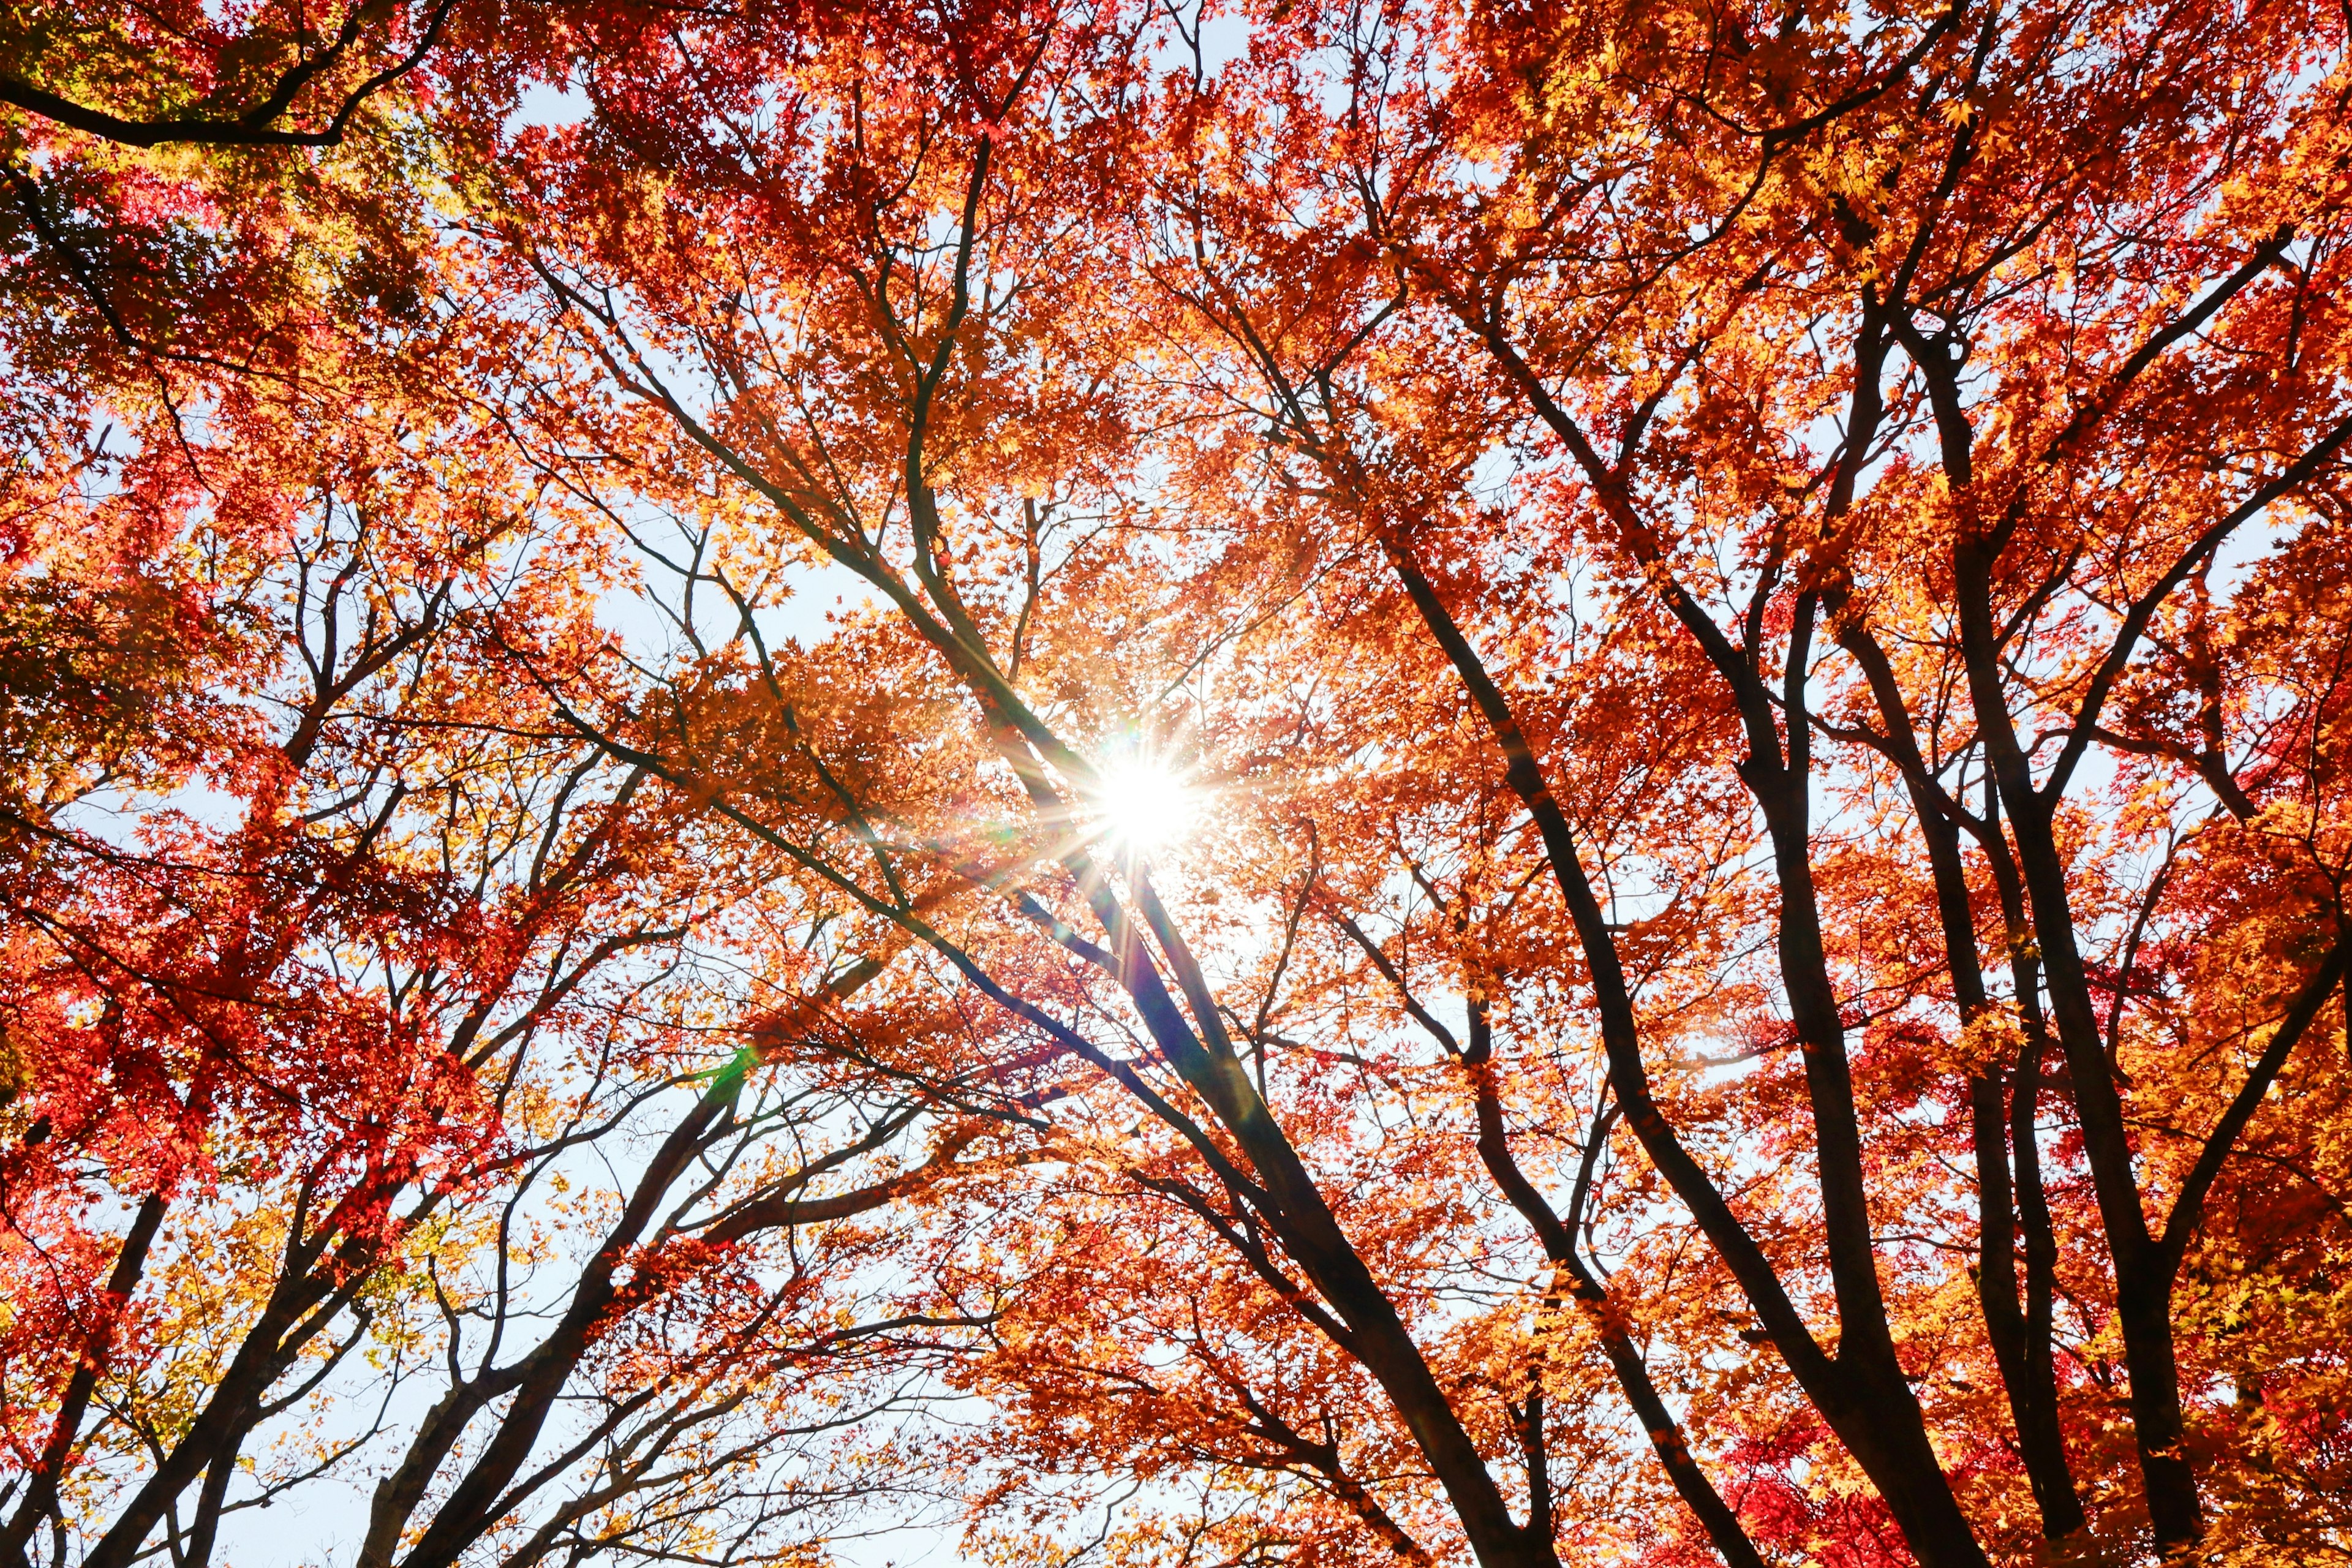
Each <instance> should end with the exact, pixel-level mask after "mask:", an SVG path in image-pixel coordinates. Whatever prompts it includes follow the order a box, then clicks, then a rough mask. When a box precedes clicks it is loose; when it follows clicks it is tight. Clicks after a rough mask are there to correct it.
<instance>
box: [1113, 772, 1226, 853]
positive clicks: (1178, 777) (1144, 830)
mask: <svg viewBox="0 0 2352 1568" xmlns="http://www.w3.org/2000/svg"><path fill="white" fill-rule="evenodd" d="M1100 780H1101V782H1100V784H1098V786H1097V789H1096V791H1095V810H1096V812H1097V814H1098V820H1099V822H1100V824H1101V827H1102V831H1103V834H1104V837H1107V838H1109V839H1110V840H1112V841H1113V842H1114V843H1115V844H1117V845H1118V846H1120V847H1125V848H1129V849H1141V850H1147V851H1149V850H1152V849H1163V848H1165V847H1168V846H1169V845H1171V844H1173V843H1174V842H1176V840H1178V839H1179V838H1181V837H1183V836H1184V834H1185V833H1186V832H1187V831H1188V830H1190V829H1191V828H1192V825H1193V823H1194V822H1195V821H1196V820H1197V819H1198V818H1199V816H1200V812H1201V801H1200V796H1199V795H1198V794H1197V793H1196V792H1195V791H1193V790H1192V788H1191V787H1190V786H1189V785H1188V784H1186V783H1185V781H1184V778H1183V775H1182V774H1181V773H1178V772H1177V771H1176V770H1175V769H1173V768H1171V767H1170V766H1168V764H1167V763H1163V762H1160V761H1157V760H1155V759H1151V758H1146V757H1131V758H1127V759H1123V760H1121V761H1119V762H1117V763H1112V764H1111V765H1110V766H1108V767H1107V768H1105V769H1103V770H1102V773H1101V775H1100Z"/></svg>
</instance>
